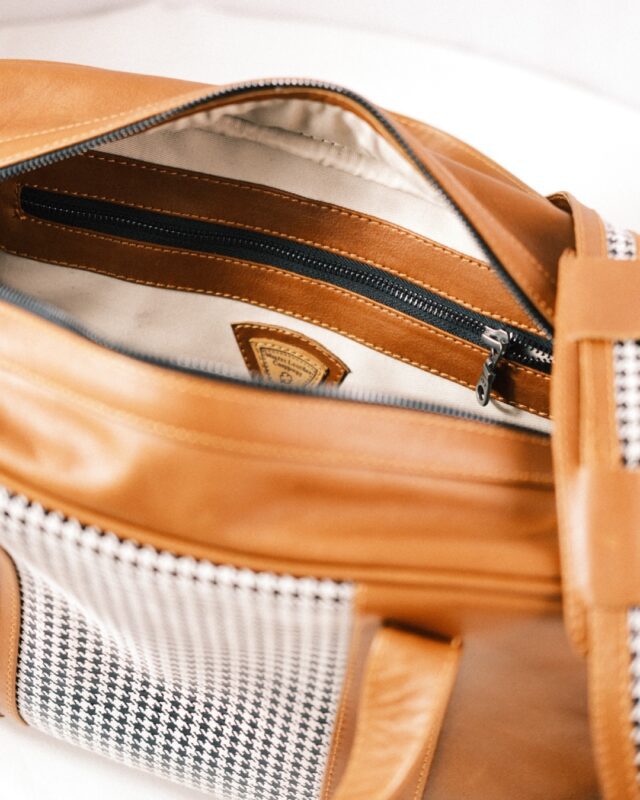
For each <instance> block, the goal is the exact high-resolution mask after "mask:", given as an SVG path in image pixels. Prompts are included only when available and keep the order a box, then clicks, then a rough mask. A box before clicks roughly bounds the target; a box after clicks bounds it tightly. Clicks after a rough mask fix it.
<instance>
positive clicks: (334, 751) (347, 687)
mask: <svg viewBox="0 0 640 800" xmlns="http://www.w3.org/2000/svg"><path fill="white" fill-rule="evenodd" d="M364 596H366V587H365V586H363V585H362V584H360V583H359V584H358V585H357V588H356V610H357V607H358V606H360V607H366V602H365V600H364V599H363V598H364ZM361 642H362V625H357V626H356V632H355V636H354V640H353V642H352V652H353V656H354V657H352V658H351V659H350V660H349V668H348V670H347V674H346V676H345V680H344V684H343V687H342V696H343V698H344V702H343V703H341V704H340V711H339V714H338V719H337V724H336V730H335V733H334V741H333V747H332V748H331V754H330V758H329V763H328V764H327V773H326V778H325V785H324V788H323V791H322V800H329V798H330V797H331V796H332V794H333V789H334V786H333V781H334V776H335V768H336V760H337V757H338V751H339V749H340V746H341V744H342V737H343V735H344V726H345V722H346V716H347V703H348V701H349V698H350V697H351V691H352V686H353V679H354V676H355V672H356V661H357V655H358V651H359V648H360V645H361Z"/></svg>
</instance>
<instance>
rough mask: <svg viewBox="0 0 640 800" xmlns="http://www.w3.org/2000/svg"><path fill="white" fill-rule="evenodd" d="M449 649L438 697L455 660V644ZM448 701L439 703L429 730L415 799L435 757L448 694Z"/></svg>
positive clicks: (438, 680)
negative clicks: (434, 723)
mask: <svg viewBox="0 0 640 800" xmlns="http://www.w3.org/2000/svg"><path fill="white" fill-rule="evenodd" d="M449 648H450V649H449V651H448V652H447V657H446V659H445V660H444V663H443V664H442V665H441V667H440V670H439V672H438V677H437V679H436V685H437V688H436V690H435V691H434V692H433V694H434V695H435V696H436V697H438V690H439V689H442V687H443V686H444V685H445V682H446V679H447V678H448V675H449V667H450V666H451V662H452V661H453V656H454V652H453V645H449ZM446 700H447V702H446V703H440V704H439V705H438V711H437V714H436V717H437V719H436V721H437V725H435V726H431V730H430V731H429V735H428V737H427V741H426V743H425V753H424V758H423V760H422V766H421V769H420V773H419V775H418V782H417V784H416V788H415V792H414V794H413V800H420V795H421V794H422V793H423V791H424V785H425V780H426V778H427V776H428V772H429V766H430V764H431V759H432V758H433V755H434V752H435V745H436V742H437V740H438V737H439V735H440V731H441V728H442V722H443V719H444V714H445V711H446V708H447V706H448V702H449V695H447V698H446Z"/></svg>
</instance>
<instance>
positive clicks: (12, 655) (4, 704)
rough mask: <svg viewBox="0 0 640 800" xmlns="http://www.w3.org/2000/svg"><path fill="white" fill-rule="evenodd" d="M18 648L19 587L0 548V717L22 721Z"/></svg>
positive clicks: (7, 559)
mask: <svg viewBox="0 0 640 800" xmlns="http://www.w3.org/2000/svg"><path fill="white" fill-rule="evenodd" d="M19 646H20V585H19V582H18V575H17V573H16V569H15V566H14V564H13V561H12V560H11V558H10V556H9V555H8V554H7V553H6V552H5V551H4V550H3V549H2V548H0V716H3V717H11V718H13V719H15V720H18V721H22V720H21V717H20V714H19V712H18V706H17V702H18V701H17V695H16V671H17V668H18V650H19Z"/></svg>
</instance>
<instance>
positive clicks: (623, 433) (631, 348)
mask: <svg viewBox="0 0 640 800" xmlns="http://www.w3.org/2000/svg"><path fill="white" fill-rule="evenodd" d="M606 230H607V247H608V252H609V258H613V259H616V260H617V261H624V260H629V261H630V260H633V259H634V258H636V257H637V247H636V239H635V236H634V235H633V233H631V231H627V230H622V229H617V228H614V227H613V226H612V225H607V226H606ZM638 313H639V314H640V298H638ZM613 361H614V376H615V396H616V418H617V426H618V436H619V439H620V448H621V453H622V460H623V461H624V463H625V464H626V465H627V466H628V467H633V468H635V467H640V341H634V340H632V339H629V340H627V341H621V342H615V343H614V346H613Z"/></svg>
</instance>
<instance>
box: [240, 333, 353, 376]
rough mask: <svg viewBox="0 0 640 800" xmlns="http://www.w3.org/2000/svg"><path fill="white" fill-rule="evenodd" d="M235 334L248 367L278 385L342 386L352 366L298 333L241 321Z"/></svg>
mask: <svg viewBox="0 0 640 800" xmlns="http://www.w3.org/2000/svg"><path fill="white" fill-rule="evenodd" d="M233 332H234V334H235V337H236V341H237V342H238V346H239V347H240V352H241V353H242V357H243V359H244V362H245V364H246V365H247V368H248V369H249V370H250V371H251V372H254V373H257V374H259V375H261V376H262V377H263V378H267V379H268V380H270V381H273V382H274V383H279V384H282V385H285V386H300V387H313V386H318V385H320V384H321V383H334V384H338V383H341V382H342V381H343V380H344V378H345V376H346V375H347V373H348V372H349V369H348V367H347V366H346V365H345V364H344V363H343V362H342V361H340V359H339V358H337V357H336V356H334V355H333V353H331V352H329V350H327V349H326V348H325V347H323V345H321V344H319V343H318V342H316V341H314V340H313V339H310V338H309V337H307V336H304V335H303V334H301V333H298V332H297V331H292V330H288V329H287V328H280V327H278V326H275V325H261V324H258V323H251V322H240V323H236V324H235V325H233Z"/></svg>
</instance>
